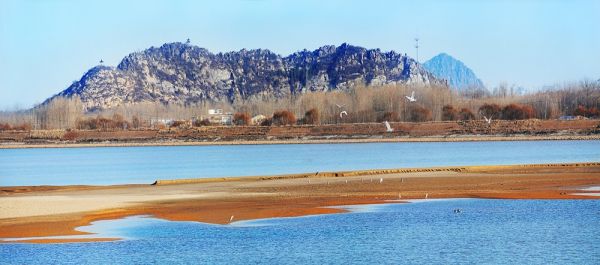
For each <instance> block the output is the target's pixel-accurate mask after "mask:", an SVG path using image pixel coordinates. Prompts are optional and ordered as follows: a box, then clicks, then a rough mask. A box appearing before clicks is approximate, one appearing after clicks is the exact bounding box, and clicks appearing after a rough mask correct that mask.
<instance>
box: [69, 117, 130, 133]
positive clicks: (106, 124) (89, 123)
mask: <svg viewBox="0 0 600 265" xmlns="http://www.w3.org/2000/svg"><path fill="white" fill-rule="evenodd" d="M128 127H129V122H127V121H126V120H124V119H123V116H121V115H119V114H115V115H113V119H108V118H104V117H102V116H100V115H98V116H97V117H96V118H88V119H78V120H77V122H76V128H77V129H79V130H99V129H100V130H109V129H127V128H128Z"/></svg>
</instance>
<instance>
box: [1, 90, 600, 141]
mask: <svg viewBox="0 0 600 265" xmlns="http://www.w3.org/2000/svg"><path fill="white" fill-rule="evenodd" d="M412 91H415V98H416V102H409V101H408V100H407V99H406V97H405V96H407V95H411V93H412ZM502 91H504V90H502ZM508 91H509V92H510V91H511V90H508ZM209 109H222V110H224V112H230V113H233V120H232V121H233V124H234V125H251V124H254V123H253V122H252V118H253V117H255V116H257V115H264V116H265V119H262V120H260V122H259V123H258V124H256V125H263V126H278V125H288V124H335V123H366V122H382V121H390V122H400V121H407V122H424V121H453V120H473V119H483V117H484V116H486V117H487V118H492V119H495V120H497V119H503V120H515V119H531V118H536V119H557V118H559V117H561V116H581V117H586V118H599V116H600V113H599V111H598V109H600V82H592V81H582V82H579V83H573V84H567V85H560V86H555V87H553V88H548V89H545V90H543V91H539V92H536V93H530V94H520V93H494V94H491V95H488V96H485V95H480V96H478V97H470V98H467V97H465V96H461V95H459V94H457V93H456V92H454V91H452V90H450V89H449V88H447V87H444V86H413V85H388V86H381V87H365V86H359V87H356V88H354V89H350V90H345V91H338V90H336V91H328V92H312V93H305V94H297V95H291V96H288V97H285V98H272V97H261V98H251V99H247V100H238V101H234V102H211V101H205V102H199V103H196V104H189V105H177V104H162V103H156V102H141V103H135V104H124V105H121V106H119V107H115V108H111V109H107V110H102V111H96V112H86V111H85V106H84V105H83V104H82V102H81V100H79V99H78V98H76V97H74V98H55V99H53V100H51V101H49V102H46V103H45V104H41V105H39V106H37V107H35V108H33V109H30V110H21V111H4V112H0V130H29V129H69V128H72V129H87V130H115V129H121V130H125V129H138V128H150V127H154V128H157V126H156V125H157V124H156V123H155V122H154V121H161V120H171V121H173V122H172V123H171V124H169V125H171V126H181V125H187V126H206V125H210V121H209V119H208V116H209V115H208V110H209ZM162 127H164V125H162V126H158V128H162Z"/></svg>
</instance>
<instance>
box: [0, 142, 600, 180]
mask: <svg viewBox="0 0 600 265" xmlns="http://www.w3.org/2000/svg"><path fill="white" fill-rule="evenodd" d="M589 161H600V141H597V140H594V141H524V142H459V143H453V142H437V143H367V144H364V143H363V144H294V145H243V146H167V147H110V148H107V147H98V148H49V149H3V150H2V149H0V186H17V185H68V184H101V185H102V184H123V183H152V182H153V181H154V180H156V179H176V178H204V177H228V176H255V175H275V174H288V173H307V172H316V171H339V170H358V169H377V168H401V167H429V166H459V165H490V164H494V165H500V164H525V163H560V162H589Z"/></svg>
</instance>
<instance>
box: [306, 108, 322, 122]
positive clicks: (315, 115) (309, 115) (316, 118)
mask: <svg viewBox="0 0 600 265" xmlns="http://www.w3.org/2000/svg"><path fill="white" fill-rule="evenodd" d="M302 121H303V122H304V124H319V123H320V122H321V118H320V115H319V110H318V109H316V108H312V109H309V110H308V111H307V112H306V113H304V119H303V120H302Z"/></svg>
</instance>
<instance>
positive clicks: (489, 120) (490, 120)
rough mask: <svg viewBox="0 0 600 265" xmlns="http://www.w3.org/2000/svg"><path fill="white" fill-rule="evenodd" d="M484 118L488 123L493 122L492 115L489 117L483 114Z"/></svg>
mask: <svg viewBox="0 0 600 265" xmlns="http://www.w3.org/2000/svg"><path fill="white" fill-rule="evenodd" d="M483 119H484V120H485V122H487V123H488V124H490V123H492V117H490V118H489V119H488V117H486V116H483Z"/></svg>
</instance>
